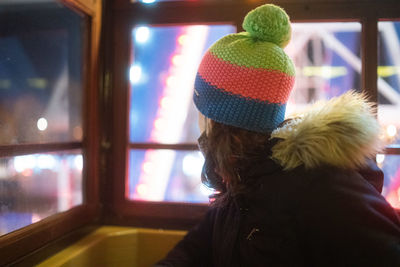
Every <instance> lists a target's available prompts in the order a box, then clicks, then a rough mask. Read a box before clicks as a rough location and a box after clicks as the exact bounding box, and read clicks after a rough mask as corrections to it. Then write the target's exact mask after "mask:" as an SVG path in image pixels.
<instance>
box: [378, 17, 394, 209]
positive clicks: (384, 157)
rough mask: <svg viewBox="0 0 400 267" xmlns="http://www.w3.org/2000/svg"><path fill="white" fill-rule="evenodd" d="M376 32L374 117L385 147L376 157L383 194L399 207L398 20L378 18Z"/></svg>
mask: <svg viewBox="0 0 400 267" xmlns="http://www.w3.org/2000/svg"><path fill="white" fill-rule="evenodd" d="M378 31H379V39H378V119H379V122H380V123H381V125H382V127H383V129H384V132H383V140H384V141H385V142H386V143H387V144H388V149H387V154H381V155H377V158H376V160H377V162H378V165H379V167H381V168H382V170H383V172H384V174H385V183H384V189H383V195H384V196H385V197H386V199H387V200H388V201H389V203H390V204H391V205H392V206H393V207H395V208H398V209H400V156H399V153H398V152H397V153H396V149H397V151H398V148H399V147H400V120H399V114H400V22H399V21H380V22H378Z"/></svg>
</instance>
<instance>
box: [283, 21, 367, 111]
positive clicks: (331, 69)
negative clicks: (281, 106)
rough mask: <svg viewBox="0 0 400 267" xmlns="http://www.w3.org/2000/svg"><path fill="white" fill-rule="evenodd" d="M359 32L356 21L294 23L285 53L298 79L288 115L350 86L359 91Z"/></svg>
mask: <svg viewBox="0 0 400 267" xmlns="http://www.w3.org/2000/svg"><path fill="white" fill-rule="evenodd" d="M360 32H361V24H360V23H357V22H349V23H347V22H346V23H339V22H335V23H293V24H292V40H291V42H290V43H289V45H288V46H287V47H286V48H285V52H286V53H287V54H288V55H289V56H290V57H291V58H292V59H293V62H294V65H295V66H296V82H295V87H294V90H293V92H292V93H291V95H290V99H289V102H288V105H287V112H286V114H287V115H290V114H292V113H298V112H301V111H302V110H303V109H304V108H305V106H307V105H308V104H311V103H313V102H315V101H318V100H325V99H329V98H332V97H334V96H338V95H340V94H342V93H344V92H346V91H348V90H350V89H354V90H360V82H361V78H360V77H361V75H360V72H361V58H360V51H361V49H360V47H361V46H360Z"/></svg>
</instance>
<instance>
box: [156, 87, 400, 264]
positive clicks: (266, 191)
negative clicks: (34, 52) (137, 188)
mask: <svg viewBox="0 0 400 267" xmlns="http://www.w3.org/2000/svg"><path fill="white" fill-rule="evenodd" d="M346 97H347V98H346ZM335 101H336V102H335ZM352 101H353V102H354V103H353V102H352ZM360 101H361V100H360V99H354V96H351V95H350V96H343V97H342V98H339V99H336V100H333V101H331V102H329V103H328V104H327V108H325V109H327V110H325V109H320V108H318V109H317V112H318V114H317V116H315V114H312V116H311V115H310V113H307V114H306V115H305V116H302V117H301V119H299V120H297V121H294V122H293V123H291V124H290V125H289V126H285V127H287V128H286V129H279V130H278V131H276V132H275V133H273V135H272V136H273V137H274V138H282V139H279V141H278V142H277V144H275V143H276V140H277V139H275V141H274V140H272V141H271V148H270V149H269V151H266V152H265V153H266V157H265V159H263V160H261V161H260V162H255V163H254V166H253V168H251V169H248V170H242V171H241V173H240V176H241V177H242V179H249V178H251V180H252V181H257V182H256V183H255V184H254V185H253V186H252V187H251V190H250V191H249V192H248V193H245V194H241V195H237V196H235V197H232V198H231V201H230V202H229V203H228V204H227V205H226V206H223V207H216V208H210V210H209V211H208V212H207V214H206V215H205V217H204V219H203V220H202V221H201V222H200V224H198V225H197V226H196V227H195V228H194V229H192V230H191V231H189V233H188V234H187V235H186V236H185V238H184V239H183V240H182V241H181V242H180V243H178V245H177V246H176V247H175V248H174V249H173V250H172V251H171V252H170V253H169V254H168V256H167V257H166V258H165V259H164V260H162V261H161V262H160V263H159V265H160V266H246V267H247V266H400V221H399V217H398V215H397V214H396V212H395V211H394V210H393V209H392V208H391V207H390V205H389V204H388V203H387V202H386V201H385V199H384V198H383V197H382V196H381V195H380V192H381V190H382V184H383V173H382V172H381V171H380V170H379V169H378V168H377V167H376V165H375V164H374V163H373V162H372V161H366V160H365V156H368V155H370V153H373V148H372V146H373V145H374V141H375V138H376V134H377V131H375V133H374V134H372V135H375V136H374V137H370V136H369V135H371V132H370V131H372V129H370V128H371V127H372V128H373V127H375V126H374V125H372V123H373V120H374V119H373V117H372V118H371V120H369V119H368V118H366V117H365V116H367V115H368V116H370V115H371V114H367V113H368V112H369V108H368V107H366V106H363V104H360V103H359V102H360ZM338 102H339V103H338ZM361 102H362V101H361ZM347 105H350V106H351V108H350V109H349V110H348V112H350V113H354V114H356V116H358V119H355V118H353V117H354V114H348V113H344V112H346V109H347V108H348V107H347ZM357 105H359V106H358V107H354V106H357ZM361 111H362V112H361ZM313 112H315V110H314V111H312V112H311V113H313ZM325 113H326V114H325ZM310 116H311V117H312V120H309V118H310ZM321 116H322V117H323V118H324V119H321ZM347 116H350V117H351V116H353V117H351V118H350V119H349V118H348V117H347ZM357 122H359V123H357ZM315 123H317V125H318V127H328V128H327V129H325V131H326V132H325V133H321V132H319V133H315V134H316V135H315V136H307V137H305V136H302V134H311V133H310V131H314V130H315V129H309V128H307V127H311V128H313V127H312V125H315ZM305 124H311V126H310V125H308V126H307V125H305ZM302 127H303V128H302ZM343 127H344V128H343ZM366 127H367V128H369V129H364V130H363V128H366ZM317 131H321V130H319V129H318V130H317ZM293 132H297V134H299V135H300V136H290V135H291V134H293ZM317 134H319V135H317ZM323 135H326V136H323ZM340 135H345V136H342V137H341V136H340ZM364 135H365V136H364ZM291 138H292V139H291ZM324 138H328V139H329V140H326V141H321V140H323V139H324ZM370 138H372V139H370ZM362 139H364V140H362ZM305 140H306V141H305ZM310 140H313V141H310ZM285 142H286V145H282V143H283V144H285ZM302 142H305V143H302ZM310 142H313V143H310ZM346 142H351V143H346ZM316 143H318V144H317V145H316ZM299 144H301V145H299ZM296 145H298V146H299V147H296ZM315 145H316V147H313V146H315ZM321 145H325V147H319V146H321ZM366 145H367V148H366V147H365V146H366ZM288 146H291V147H288ZM344 146H345V147H344ZM349 146H350V147H351V148H352V149H357V150H356V151H353V150H352V151H347V149H348V148H349ZM277 147H278V148H279V152H281V151H282V150H285V149H286V150H287V151H286V152H287V153H289V152H288V151H290V153H292V154H290V155H288V154H279V152H278V153H277V152H276V151H277V150H276V149H277ZM298 150H301V152H299V151H298ZM304 150H309V151H308V152H305V151H304ZM339 150H340V151H339ZM343 150H344V151H347V152H346V153H344V152H343ZM307 153H308V154H307ZM316 153H319V154H316ZM329 154H335V155H333V156H332V155H329ZM338 155H339V156H340V157H342V159H341V160H340V159H337V158H336V159H335V158H334V157H338ZM311 156H312V157H311ZM332 157H333V159H332ZM362 159H364V160H362ZM336 161H337V162H340V163H336ZM360 163H362V164H360ZM361 165H362V166H363V167H362V168H361V167H360V166H361ZM254 178H256V179H254Z"/></svg>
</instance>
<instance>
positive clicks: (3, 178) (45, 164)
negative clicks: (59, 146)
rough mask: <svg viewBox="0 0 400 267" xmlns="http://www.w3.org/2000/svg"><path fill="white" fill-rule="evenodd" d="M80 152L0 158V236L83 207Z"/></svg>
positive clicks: (81, 159)
mask: <svg viewBox="0 0 400 267" xmlns="http://www.w3.org/2000/svg"><path fill="white" fill-rule="evenodd" d="M82 169H83V158H82V151H80V150H74V151H64V152H57V153H43V154H31V155H23V156H17V157H8V158H0V235H1V234H6V233H9V232H11V231H14V230H16V229H18V228H21V227H24V226H26V225H29V224H31V223H35V222H37V221H40V220H41V219H43V218H45V217H47V216H49V215H52V214H55V213H57V212H61V211H66V210H68V209H70V208H72V207H74V206H76V205H79V204H82V202H83V199H82Z"/></svg>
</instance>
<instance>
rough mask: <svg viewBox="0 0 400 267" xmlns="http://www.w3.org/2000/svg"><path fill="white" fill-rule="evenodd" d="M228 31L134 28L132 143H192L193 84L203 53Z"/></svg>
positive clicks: (196, 131)
mask: <svg viewBox="0 0 400 267" xmlns="http://www.w3.org/2000/svg"><path fill="white" fill-rule="evenodd" d="M234 31H235V28H234V27H233V26H231V25H212V26H205V25H195V26H171V27H147V26H140V27H136V28H134V29H133V31H132V43H133V46H132V50H133V58H134V61H133V62H132V65H131V67H130V71H129V74H130V75H129V76H130V82H131V105H130V141H131V142H157V143H179V142H194V141H195V140H196V139H197V137H198V136H199V129H198V128H197V122H196V119H197V111H196V110H195V108H194V105H193V103H192V94H193V84H194V79H195V75H196V70H197V67H198V64H199V62H200V60H201V58H202V55H203V54H204V52H205V50H206V49H207V48H208V47H209V46H211V44H212V43H213V42H215V41H216V40H217V39H219V38H220V37H222V36H224V35H226V34H229V33H232V32H234Z"/></svg>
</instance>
